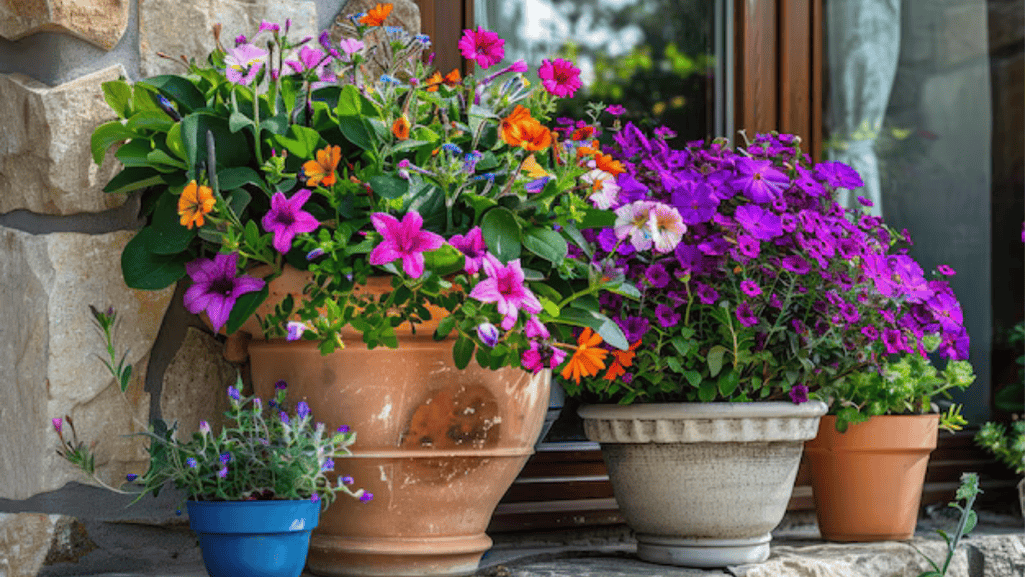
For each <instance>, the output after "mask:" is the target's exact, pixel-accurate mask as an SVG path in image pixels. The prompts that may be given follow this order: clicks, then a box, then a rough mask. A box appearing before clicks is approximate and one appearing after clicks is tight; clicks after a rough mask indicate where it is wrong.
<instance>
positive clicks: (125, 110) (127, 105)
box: [102, 80, 132, 118]
mask: <svg viewBox="0 0 1025 577" xmlns="http://www.w3.org/2000/svg"><path fill="white" fill-rule="evenodd" d="M102 86H103V99H104V100H106V101H107V105H108V106H110V107H111V109H113V110H114V112H116V113H117V115H118V116H119V117H121V118H128V116H129V115H130V114H131V113H132V107H131V102H132V87H131V86H129V85H128V83H127V82H125V81H124V80H110V81H108V82H104V83H103V85H102Z"/></svg>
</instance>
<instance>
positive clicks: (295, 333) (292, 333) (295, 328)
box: [285, 321, 306, 341]
mask: <svg viewBox="0 0 1025 577" xmlns="http://www.w3.org/2000/svg"><path fill="white" fill-rule="evenodd" d="M286 328H287V329H288V335H286V336H285V339H286V340H289V341H297V340H299V339H301V338H302V337H303V333H304V332H306V324H305V323H301V322H299V321H288V324H287V325H286Z"/></svg>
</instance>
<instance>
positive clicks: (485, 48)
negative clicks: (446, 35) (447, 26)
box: [458, 26, 505, 68]
mask: <svg viewBox="0 0 1025 577" xmlns="http://www.w3.org/2000/svg"><path fill="white" fill-rule="evenodd" d="M458 46H459V52H461V53H462V55H463V58H465V59H467V60H473V61H474V62H476V63H477V66H480V67H482V68H488V67H490V66H494V65H495V64H498V63H499V62H501V60H502V58H505V48H504V47H505V40H502V39H501V38H499V37H498V34H495V33H494V32H492V31H490V30H487V29H485V28H484V27H482V26H478V27H477V30H476V31H473V30H463V37H462V38H460V39H459V44H458Z"/></svg>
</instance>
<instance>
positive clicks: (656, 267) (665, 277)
mask: <svg viewBox="0 0 1025 577" xmlns="http://www.w3.org/2000/svg"><path fill="white" fill-rule="evenodd" d="M644 276H645V278H647V279H648V283H649V284H650V285H651V286H652V287H654V288H657V289H660V288H665V287H666V286H667V285H669V273H668V272H666V267H664V266H662V263H658V262H656V263H655V264H652V265H649V266H648V268H647V269H646V270H645V271H644Z"/></svg>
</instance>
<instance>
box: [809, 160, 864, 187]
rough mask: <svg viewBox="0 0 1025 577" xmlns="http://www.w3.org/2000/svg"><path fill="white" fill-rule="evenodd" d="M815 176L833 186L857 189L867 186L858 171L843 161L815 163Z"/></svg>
mask: <svg viewBox="0 0 1025 577" xmlns="http://www.w3.org/2000/svg"><path fill="white" fill-rule="evenodd" d="M815 177H816V178H818V179H819V180H822V181H825V183H826V184H828V185H829V186H831V187H833V188H848V189H855V188H860V187H862V186H865V183H864V182H863V181H862V180H861V177H860V176H858V171H856V170H854V169H853V168H851V167H849V166H847V165H846V164H844V163H842V162H836V161H830V162H820V163H818V164H817V165H815Z"/></svg>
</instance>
